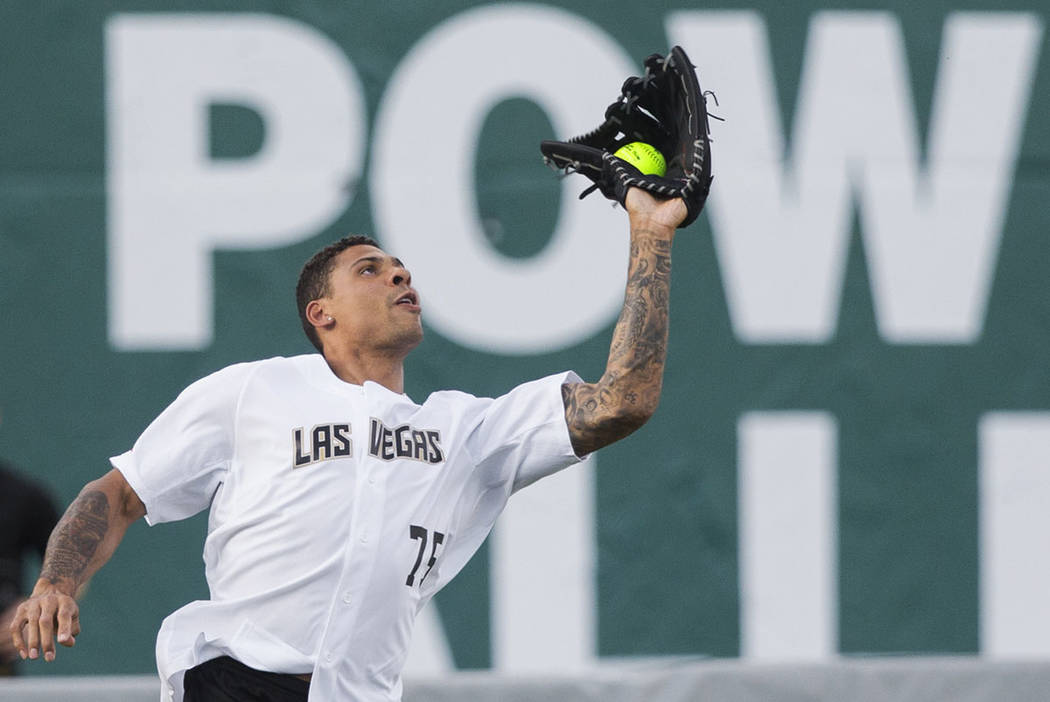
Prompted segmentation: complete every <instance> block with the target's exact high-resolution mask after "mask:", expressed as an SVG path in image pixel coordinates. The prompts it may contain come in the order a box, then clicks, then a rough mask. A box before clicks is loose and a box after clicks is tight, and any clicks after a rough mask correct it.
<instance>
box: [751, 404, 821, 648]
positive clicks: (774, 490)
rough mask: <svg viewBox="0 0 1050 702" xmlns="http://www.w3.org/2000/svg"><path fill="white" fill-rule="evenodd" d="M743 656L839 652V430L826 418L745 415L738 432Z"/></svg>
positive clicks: (788, 413) (806, 414)
mask: <svg viewBox="0 0 1050 702" xmlns="http://www.w3.org/2000/svg"><path fill="white" fill-rule="evenodd" d="M737 442H738V446H739V449H738V459H737V460H738V469H737V482H738V485H739V489H738V501H739V517H738V518H739V524H740V527H739V529H740V655H741V656H742V657H745V658H752V659H762V660H771V661H789V660H793V661H798V660H822V659H825V658H828V657H830V656H833V655H834V654H835V653H837V651H838V599H839V598H838V537H837V535H838V495H837V489H838V480H837V475H838V429H837V427H836V424H835V419H834V417H832V416H831V415H830V414H828V413H827V412H803V411H777V412H748V413H747V414H744V415H743V416H741V417H740V420H739V421H738V423H737Z"/></svg>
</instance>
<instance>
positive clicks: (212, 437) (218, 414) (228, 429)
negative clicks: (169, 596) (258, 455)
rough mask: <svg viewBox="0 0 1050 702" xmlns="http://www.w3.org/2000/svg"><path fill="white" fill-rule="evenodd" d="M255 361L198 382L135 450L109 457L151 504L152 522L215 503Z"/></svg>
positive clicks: (149, 519)
mask: <svg viewBox="0 0 1050 702" xmlns="http://www.w3.org/2000/svg"><path fill="white" fill-rule="evenodd" d="M251 368H252V366H251V364H238V365H235V366H230V367H228V368H224V369H223V370H220V371H218V372H216V373H213V374H211V375H209V376H207V377H205V378H202V379H201V380H198V381H197V382H195V383H193V384H192V385H190V386H189V387H187V388H186V389H185V390H183V391H182V393H180V394H179V396H178V397H177V398H176V399H175V401H174V402H172V403H171V404H170V405H169V406H168V407H167V408H166V409H165V410H164V411H163V412H161V414H160V415H159V416H158V417H157V418H156V419H154V420H153V421H152V422H151V423H150V425H149V426H148V427H146V430H145V431H144V432H142V435H141V436H139V438H138V440H137V441H136V442H135V445H134V446H133V447H132V448H131V450H130V451H127V452H126V453H123V454H121V455H119V456H114V457H112V458H110V463H112V464H113V466H114V467H115V468H116V469H117V470H119V471H120V472H121V473H122V474H123V475H124V478H125V480H127V481H128V484H129V485H131V488H132V489H133V490H134V491H135V494H137V495H138V496H139V499H140V500H142V503H143V504H144V505H145V506H146V521H147V522H148V523H149V524H150V525H153V524H159V523H161V522H170V521H175V520H178V519H185V518H187V517H191V516H193V515H194V514H197V513H198V512H200V511H201V510H203V509H205V508H207V507H208V506H209V505H210V504H211V499H212V496H213V495H214V494H215V490H216V489H217V488H218V487H219V485H220V484H221V483H222V482H223V480H224V479H225V475H226V472H227V470H228V469H229V466H230V461H231V460H232V456H233V446H234V430H235V420H236V412H237V402H238V399H239V398H240V396H241V391H242V389H243V387H244V384H245V382H246V380H247V377H248V373H249V372H250V369H251Z"/></svg>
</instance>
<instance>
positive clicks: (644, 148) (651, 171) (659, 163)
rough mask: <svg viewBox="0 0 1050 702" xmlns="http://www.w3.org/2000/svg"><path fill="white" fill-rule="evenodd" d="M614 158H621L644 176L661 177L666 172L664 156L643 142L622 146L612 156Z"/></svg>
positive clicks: (633, 142)
mask: <svg viewBox="0 0 1050 702" xmlns="http://www.w3.org/2000/svg"><path fill="white" fill-rule="evenodd" d="M613 156H615V157H616V158H622V159H623V160H624V161H626V162H627V163H629V164H631V165H632V166H634V167H635V168H637V169H638V170H639V171H641V172H642V173H643V174H644V175H654V176H661V177H662V176H663V174H664V173H666V172H667V162H666V161H664V155H663V154H662V153H660V152H659V151H657V150H656V147H654V146H653V145H652V144H646V143H645V142H644V141H632V142H631V143H630V144H624V145H623V146H621V147H620V148H618V149H617V150H616V152H615V153H614V154H613Z"/></svg>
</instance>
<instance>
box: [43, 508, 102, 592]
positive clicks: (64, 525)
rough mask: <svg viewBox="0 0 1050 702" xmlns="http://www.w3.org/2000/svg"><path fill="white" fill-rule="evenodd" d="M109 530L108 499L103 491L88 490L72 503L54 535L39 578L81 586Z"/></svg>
mask: <svg viewBox="0 0 1050 702" xmlns="http://www.w3.org/2000/svg"><path fill="white" fill-rule="evenodd" d="M108 530H109V498H107V497H106V494H105V493H104V492H102V491H100V490H93V491H91V492H85V493H83V494H82V495H80V496H79V497H77V499H76V500H74V501H73V504H71V505H70V506H69V509H67V510H66V513H65V514H64V515H63V516H62V519H61V521H59V523H58V526H56V527H55V531H54V532H53V533H52V534H51V538H50V539H48V542H47V555H46V557H45V559H44V564H43V567H42V568H41V570H40V577H41V578H43V579H46V580H48V581H49V582H51V584H52V585H57V584H58V583H59V582H60V581H63V580H66V581H70V582H72V584H73V585H74V586H79V585H80V584H81V580H82V579H83V577H84V571H85V570H87V566H88V563H90V562H91V559H92V558H93V557H94V555H95V551H97V550H98V546H99V544H100V543H102V539H103V538H105V535H106V532H107V531H108Z"/></svg>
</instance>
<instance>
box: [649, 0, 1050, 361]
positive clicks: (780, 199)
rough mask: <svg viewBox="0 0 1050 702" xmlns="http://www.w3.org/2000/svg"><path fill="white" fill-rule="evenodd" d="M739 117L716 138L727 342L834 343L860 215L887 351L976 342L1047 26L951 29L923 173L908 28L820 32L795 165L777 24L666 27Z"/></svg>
mask: <svg viewBox="0 0 1050 702" xmlns="http://www.w3.org/2000/svg"><path fill="white" fill-rule="evenodd" d="M667 25H668V26H667V29H668V36H669V38H670V39H671V41H672V43H676V44H681V45H682V46H683V48H685V50H686V51H687V52H688V54H689V56H690V58H692V60H693V61H694V62H695V63H696V65H697V71H698V73H699V76H700V81H701V85H702V86H703V87H704V88H705V89H710V90H713V91H715V92H716V93H717V95H718V99H719V101H720V102H721V107H719V108H714V106H713V105H709V107H711V109H712V111H714V112H715V113H716V114H719V115H721V116H723V117H725V118H726V119H727V121H726V122H724V123H723V122H715V123H713V124H714V127H713V135H714V144H713V145H712V153H713V157H714V173H715V182H714V185H713V186H712V190H711V199H710V202H709V205H708V207H709V210H708V211H709V215H710V221H711V224H712V228H713V231H714V235H715V243H716V247H717V251H718V256H719V262H720V266H721V269H722V275H723V278H724V280H725V285H726V298H727V300H728V304H729V313H730V317H731V320H732V324H733V329H734V331H735V333H736V335H737V337H738V338H739V339H741V340H742V341H745V342H748V343H823V342H826V341H828V340H829V339H830V338H831V337H832V336H833V335H834V332H835V327H836V323H837V318H838V309H839V305H840V298H841V292H842V283H843V276H844V268H845V262H846V249H847V243H848V241H849V233H850V227H851V222H852V216H853V198H852V195H851V194H852V193H856V197H857V199H858V201H859V203H858V204H859V213H860V222H861V228H862V237H863V242H864V250H865V254H866V258H867V263H868V272H869V277H870V279H871V284H872V299H873V301H874V306H875V315H876V319H877V322H878V327H879V333H880V334H881V336H882V337H883V338H884V339H886V340H888V341H891V342H895V343H972V342H973V341H974V340H976V339H977V338H978V336H979V335H980V333H981V329H982V327H983V324H984V315H985V308H986V303H987V299H988V295H989V290H990V287H991V278H992V273H993V271H994V269H995V262H996V259H997V255H998V249H999V240H1000V237H1001V230H1002V226H1003V222H1004V220H1005V215H1006V206H1007V203H1008V201H1009V191H1010V185H1011V181H1012V176H1013V170H1014V164H1015V161H1016V158H1017V150H1018V143H1019V141H1020V136H1021V133H1022V130H1023V126H1024V116H1025V113H1026V110H1027V105H1028V96H1029V92H1030V89H1031V84H1032V74H1033V69H1034V67H1035V64H1036V55H1037V52H1038V46H1039V42H1040V39H1041V35H1042V24H1041V22H1040V20H1039V19H1038V17H1037V16H1035V15H1032V14H1023V13H991V12H986V13H953V14H951V15H950V16H949V17H948V19H947V20H946V22H945V27H944V36H943V39H942V44H941V50H940V54H939V55H940V65H939V67H938V69H937V81H936V85H935V88H934V95H933V103H932V109H931V117H930V125H929V131H928V139H927V148H926V159H925V163H924V164H923V163H920V149H919V145H918V137H917V131H918V130H917V126H916V118H915V109H914V105H913V101H912V94H911V81H910V74H909V72H908V68H907V65H906V60H905V53H904V42H903V39H902V35H901V29H900V26H899V22H898V20H897V18H896V17H895V16H893V15H891V14H887V13H884V12H822V13H818V14H817V15H815V16H814V18H813V20H812V22H811V25H810V30H809V39H808V43H807V47H806V53H805V59H804V62H803V69H802V76H801V80H800V84H799V85H800V87H799V96H798V102H797V105H798V107H797V110H796V116H795V120H794V131H793V134H792V139H791V150H792V153H791V154H790V155H789V154H788V153H786V150H785V146H784V138H783V129H782V127H781V122H780V119H779V111H778V109H777V103H776V98H775V95H776V93H775V89H774V77H773V70H772V62H771V60H770V52H769V49H768V46H767V42H766V32H765V23H764V21H763V20H762V18H761V17H760V16H759V15H757V14H755V13H753V12H699V11H687V12H676V13H672V14H671V15H670V17H669V18H668V22H667Z"/></svg>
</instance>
